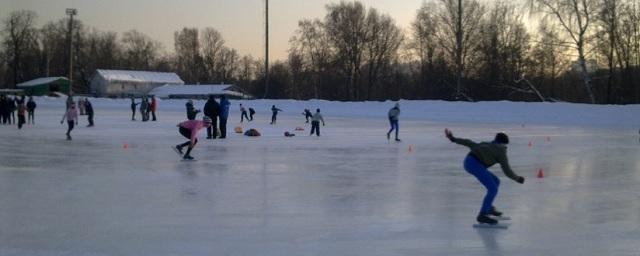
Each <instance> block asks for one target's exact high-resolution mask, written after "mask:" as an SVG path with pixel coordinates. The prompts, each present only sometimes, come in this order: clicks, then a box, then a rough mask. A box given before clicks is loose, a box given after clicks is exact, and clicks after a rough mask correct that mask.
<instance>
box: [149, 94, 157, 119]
mask: <svg viewBox="0 0 640 256" xmlns="http://www.w3.org/2000/svg"><path fill="white" fill-rule="evenodd" d="M156 110H158V101H157V100H156V96H154V95H151V105H150V106H149V111H151V117H152V118H151V121H157V120H158V119H156Z"/></svg>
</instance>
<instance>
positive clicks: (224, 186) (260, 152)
mask: <svg viewBox="0 0 640 256" xmlns="http://www.w3.org/2000/svg"><path fill="white" fill-rule="evenodd" d="M36 100H37V101H38V103H39V106H38V109H37V110H36V125H35V126H31V125H27V126H26V127H23V129H22V130H18V129H17V127H16V126H0V138H2V139H0V148H1V150H0V255H37V256H40V255H42V256H50V255H136V256H137V255H274V256H275V255H323V256H324V255H368V256H371V255H380V256H389V255H492V256H495V255H525V256H527V255H531V256H533V255H563V256H566V255H638V254H640V244H638V242H637V241H639V240H640V229H639V225H640V192H639V190H638V188H639V187H640V186H639V185H640V172H639V169H640V158H639V156H640V141H639V137H638V136H639V135H638V130H637V128H638V125H637V122H638V120H637V116H638V115H637V114H638V113H639V112H638V110H639V108H638V106H637V105H632V106H620V107H617V106H588V105H581V104H567V103H562V104H557V105H554V104H547V103H539V104H530V103H511V102H497V103H453V102H434V101H403V102H402V103H401V109H402V111H403V112H402V114H401V116H400V138H401V139H402V142H401V143H396V142H393V141H392V142H389V141H387V139H386V136H385V133H386V132H387V130H388V128H389V127H388V122H387V120H386V117H385V115H386V110H388V108H390V107H391V106H392V103H389V102H368V103H337V102H325V101H310V102H297V101H244V102H243V103H244V104H245V105H246V106H247V107H254V108H255V109H256V110H257V111H258V113H257V115H256V117H255V118H256V119H255V120H254V121H253V122H249V123H246V122H245V123H243V124H242V127H243V128H244V129H248V128H256V129H258V130H259V131H260V132H261V133H262V134H263V136H262V137H257V138H249V137H245V136H242V135H240V134H235V133H233V127H234V126H238V125H240V124H239V119H240V115H239V113H238V109H237V104H238V103H239V102H238V101H232V105H231V110H232V112H231V114H230V118H229V125H228V138H227V139H225V140H205V139H204V137H205V136H206V132H205V131H204V130H203V131H201V132H200V136H199V138H200V141H199V143H198V145H197V146H196V148H195V150H194V151H193V153H192V155H193V156H194V157H195V158H196V159H198V161H195V162H183V161H180V159H179V157H178V156H177V155H176V153H175V152H173V151H172V150H171V149H170V148H169V147H170V146H171V145H175V144H178V143H181V142H184V141H185V140H186V139H184V138H183V137H181V136H180V135H179V134H178V132H177V128H176V126H175V125H176V124H177V123H178V122H180V121H182V120H184V119H185V113H184V101H180V100H163V101H160V102H159V104H160V105H159V109H160V110H159V113H158V118H159V121H158V122H144V123H143V122H141V121H135V122H133V121H130V119H131V113H130V110H129V101H128V100H126V99H125V100H108V99H95V100H93V106H94V108H95V111H96V117H95V123H96V126H95V127H91V128H89V127H85V126H86V124H87V121H86V117H85V116H81V119H80V125H79V126H78V127H77V128H76V129H75V130H74V131H73V132H72V136H73V140H72V141H66V140H65V136H64V133H65V130H66V125H60V123H59V121H60V119H61V117H62V114H63V107H64V99H50V98H39V99H36ZM272 104H275V105H276V106H277V107H279V108H281V109H283V110H284V111H283V112H281V113H280V114H279V115H278V123H277V125H273V126H272V125H269V122H270V117H271V115H270V111H269V107H270V106H271V105H272ZM196 105H197V107H199V108H201V107H202V105H203V101H197V102H196ZM316 107H320V108H321V109H322V112H323V113H324V118H325V121H326V126H321V136H320V137H316V136H309V135H308V132H309V128H310V127H309V126H308V124H305V123H304V116H303V115H301V114H300V113H301V112H302V110H303V109H304V108H310V109H311V110H312V111H314V110H315V108H316ZM545 116H548V117H549V119H545V118H544V117H545ZM136 117H137V118H138V119H139V113H136ZM483 117H485V118H483ZM634 117H635V118H636V119H635V120H634V119H633V118H634ZM297 126H302V127H304V128H305V131H302V132H296V131H294V128H295V127H297ZM444 128H449V129H451V130H453V132H454V134H455V135H456V136H460V137H467V138H471V139H474V140H477V141H481V140H491V139H492V138H493V135H494V134H495V133H496V132H498V131H505V132H506V133H507V134H509V136H510V138H511V144H510V145H509V156H510V161H511V164H512V166H513V168H514V170H515V171H516V172H517V173H518V174H520V175H523V176H525V177H526V182H525V184H523V185H520V184H517V183H515V182H513V181H511V180H509V179H508V178H506V177H505V176H504V175H503V174H502V173H501V171H500V170H499V167H494V168H492V170H493V171H494V173H496V174H497V175H498V177H500V178H501V182H502V183H501V186H500V191H499V194H498V197H497V199H496V202H495V205H496V206H497V207H498V208H499V209H500V210H501V211H503V212H504V213H505V214H506V215H508V216H509V217H511V218H512V220H510V221H505V222H508V223H511V225H510V226H509V228H508V229H506V230H505V229H474V228H473V227H472V225H473V224H474V223H475V217H476V214H477V212H478V210H479V208H480V203H481V200H482V197H483V195H484V189H483V188H482V186H481V185H480V184H479V183H478V182H477V181H476V180H475V179H474V178H473V177H472V176H471V175H469V174H467V173H466V172H465V171H464V170H463V168H462V160H463V158H464V156H465V154H466V153H467V150H466V149H465V148H464V147H462V146H459V145H455V144H452V143H450V142H449V141H448V140H446V139H445V138H444V136H443V132H442V131H443V130H444ZM285 131H289V132H295V133H296V136H295V137H284V136H283V133H284V132H285ZM529 142H531V147H530V146H529ZM409 148H411V150H409ZM539 169H542V170H543V171H544V174H545V176H544V178H542V179H539V178H536V174H537V172H538V170H539Z"/></svg>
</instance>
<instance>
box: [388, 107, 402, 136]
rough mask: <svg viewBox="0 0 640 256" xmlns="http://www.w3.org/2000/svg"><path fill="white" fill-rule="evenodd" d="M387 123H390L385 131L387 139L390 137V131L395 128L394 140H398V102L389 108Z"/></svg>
mask: <svg viewBox="0 0 640 256" xmlns="http://www.w3.org/2000/svg"><path fill="white" fill-rule="evenodd" d="M388 116H389V124H390V125H391V129H389V132H387V140H389V139H391V132H392V131H393V130H396V141H398V142H400V139H398V117H399V116H400V104H399V103H396V105H395V106H393V108H391V109H389V114H388Z"/></svg>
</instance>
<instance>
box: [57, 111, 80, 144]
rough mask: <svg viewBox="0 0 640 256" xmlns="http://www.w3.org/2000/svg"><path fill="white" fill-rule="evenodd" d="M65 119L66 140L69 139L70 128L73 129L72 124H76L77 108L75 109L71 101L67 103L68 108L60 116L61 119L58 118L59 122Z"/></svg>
mask: <svg viewBox="0 0 640 256" xmlns="http://www.w3.org/2000/svg"><path fill="white" fill-rule="evenodd" d="M65 119H66V120H67V133H66V135H67V140H71V130H73V126H74V124H75V125H78V110H77V109H76V104H75V103H73V102H71V104H69V109H67V112H65V113H64V115H63V116H62V120H60V124H62V123H63V122H64V120H65Z"/></svg>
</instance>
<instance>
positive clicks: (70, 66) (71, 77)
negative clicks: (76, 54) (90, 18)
mask: <svg viewBox="0 0 640 256" xmlns="http://www.w3.org/2000/svg"><path fill="white" fill-rule="evenodd" d="M77 14H78V10H76V9H74V8H67V15H69V95H71V93H72V91H73V89H72V88H73V15H77Z"/></svg>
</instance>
